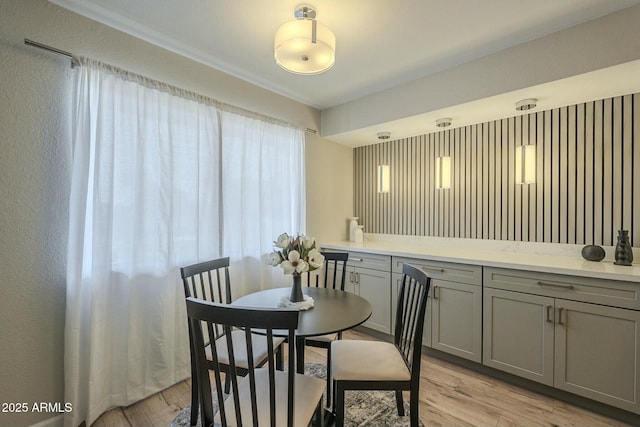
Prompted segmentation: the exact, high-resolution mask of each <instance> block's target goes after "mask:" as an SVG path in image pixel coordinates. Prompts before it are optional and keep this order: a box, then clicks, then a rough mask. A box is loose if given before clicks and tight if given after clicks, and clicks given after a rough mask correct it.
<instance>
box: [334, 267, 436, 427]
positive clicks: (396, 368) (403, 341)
mask: <svg viewBox="0 0 640 427" xmlns="http://www.w3.org/2000/svg"><path fill="white" fill-rule="evenodd" d="M430 285H431V278H429V277H428V276H427V275H426V274H425V273H424V272H423V271H422V270H419V269H418V268H416V267H413V266H411V265H409V264H404V265H403V266H402V283H401V285H400V292H399V295H398V303H397V309H396V310H397V311H396V326H395V333H394V340H393V343H390V342H383V341H364V340H340V341H334V342H333V343H332V344H331V353H332V356H331V357H332V365H331V370H332V372H333V378H332V387H333V390H334V391H333V393H334V395H333V405H332V406H333V408H332V409H333V413H334V415H335V425H336V427H342V426H343V425H344V413H345V408H344V397H345V391H346V390H394V391H395V392H396V405H397V409H398V415H400V416H404V401H403V397H402V391H403V390H408V391H409V392H410V395H409V415H410V424H411V426H412V427H417V426H418V402H419V399H418V397H419V391H420V357H421V353H422V331H423V326H424V318H425V312H426V307H427V297H428V295H429V286H430Z"/></svg>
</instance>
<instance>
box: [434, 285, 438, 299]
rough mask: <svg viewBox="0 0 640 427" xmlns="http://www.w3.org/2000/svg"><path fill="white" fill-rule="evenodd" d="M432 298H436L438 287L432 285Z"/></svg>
mask: <svg viewBox="0 0 640 427" xmlns="http://www.w3.org/2000/svg"><path fill="white" fill-rule="evenodd" d="M433 299H438V287H437V286H434V287H433Z"/></svg>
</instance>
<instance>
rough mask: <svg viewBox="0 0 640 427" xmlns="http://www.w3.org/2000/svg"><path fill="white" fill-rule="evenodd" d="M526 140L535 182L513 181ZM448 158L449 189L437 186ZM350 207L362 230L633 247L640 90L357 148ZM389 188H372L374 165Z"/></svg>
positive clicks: (639, 205) (638, 222)
mask: <svg viewBox="0 0 640 427" xmlns="http://www.w3.org/2000/svg"><path fill="white" fill-rule="evenodd" d="M527 143H528V144H534V145H536V147H537V155H536V183H535V184H529V185H520V184H516V183H515V171H514V159H515V149H516V147H518V146H520V145H522V144H527ZM441 155H443V156H446V155H449V156H451V165H452V168H453V171H452V187H451V189H449V190H437V189H436V188H435V161H436V160H435V159H436V158H437V157H438V156H441ZM354 162H355V165H354V174H355V176H354V186H355V195H354V204H355V206H354V211H355V216H358V217H359V218H360V223H361V224H363V225H364V226H365V231H366V232H370V233H385V234H404V235H419V236H441V237H466V238H476V239H496V240H517V241H537V242H555V243H575V244H600V245H615V243H616V241H617V233H618V230H619V229H626V230H630V235H631V239H632V244H633V245H636V246H637V245H638V244H640V194H638V195H636V194H635V193H637V192H639V191H640V166H638V167H635V165H640V94H633V95H626V96H621V97H615V98H609V99H604V100H598V101H593V102H587V103H584V104H578V105H572V106H568V107H561V108H556V109H553V110H548V111H542V112H536V113H531V114H525V115H521V116H515V117H510V118H506V119H501V120H495V121H492V122H487V123H480V124H476V125H470V126H465V127H461V128H455V129H450V130H444V131H440V132H435V133H431V134H426V135H420V136H416V137H412V138H405V139H402V140H394V141H388V142H384V143H380V144H376V145H369V146H364V147H358V148H356V149H355V153H354ZM380 164H388V165H389V166H390V169H391V191H390V192H389V193H387V194H384V193H382V194H381V193H378V192H377V166H378V165H380Z"/></svg>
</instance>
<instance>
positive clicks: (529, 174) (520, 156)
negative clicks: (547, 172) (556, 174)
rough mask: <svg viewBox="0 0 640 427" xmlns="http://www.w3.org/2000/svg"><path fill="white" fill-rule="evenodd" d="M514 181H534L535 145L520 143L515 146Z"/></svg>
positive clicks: (521, 182) (531, 182)
mask: <svg viewBox="0 0 640 427" xmlns="http://www.w3.org/2000/svg"><path fill="white" fill-rule="evenodd" d="M516 182H517V183H518V184H533V183H534V182H536V146H535V145H521V146H520V147H517V148H516Z"/></svg>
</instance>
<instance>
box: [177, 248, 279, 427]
mask: <svg viewBox="0 0 640 427" xmlns="http://www.w3.org/2000/svg"><path fill="white" fill-rule="evenodd" d="M180 275H181V277H182V284H183V286H184V294H185V298H189V297H194V298H198V299H202V300H205V301H211V302H217V303H223V304H230V303H231V301H232V300H231V281H230V277H229V258H228V257H225V258H219V259H214V260H210V261H204V262H200V263H197V264H193V265H189V266H187V267H183V268H181V269H180ZM213 332H214V334H212V335H211V336H210V337H211V340H212V341H214V342H215V347H217V351H218V353H219V354H220V360H219V362H220V369H222V370H223V371H225V370H228V369H229V363H228V359H229V355H228V353H229V348H228V346H227V340H226V337H225V336H224V331H222V330H221V329H216V330H214V331H213ZM231 337H232V341H233V346H234V347H233V348H234V350H235V352H236V355H235V357H236V370H237V372H238V373H239V374H240V375H243V374H244V375H246V374H247V373H248V372H249V364H250V363H253V364H254V365H256V366H262V365H264V364H265V363H267V362H268V361H269V354H268V351H267V350H268V343H267V340H266V339H265V337H264V335H259V334H256V335H253V336H252V343H253V358H252V359H251V360H249V358H248V355H247V354H246V353H245V352H244V347H243V345H242V341H243V340H244V334H243V333H242V331H236V330H232V331H231ZM189 341H191V342H192V341H193V331H192V330H191V327H190V326H189ZM283 342H284V338H277V337H276V338H273V339H272V341H271V344H272V345H273V346H274V348H275V349H276V351H275V357H276V366H277V368H278V369H282V350H281V344H282V343H283ZM236 348H237V349H236ZM206 350H207V355H208V360H209V365H210V366H211V368H213V365H214V363H213V359H212V357H211V345H210V343H209V341H207V346H206ZM230 379H231V378H230V376H229V377H228V378H227V380H225V393H229V390H230V386H231V382H230ZM198 397H199V396H198V378H197V375H196V365H195V359H194V354H193V352H192V353H191V420H190V422H191V425H192V426H193V425H196V422H197V419H198Z"/></svg>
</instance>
